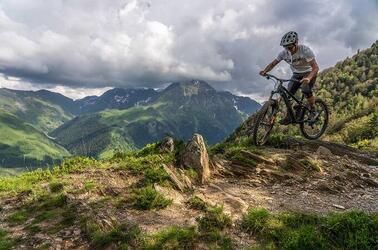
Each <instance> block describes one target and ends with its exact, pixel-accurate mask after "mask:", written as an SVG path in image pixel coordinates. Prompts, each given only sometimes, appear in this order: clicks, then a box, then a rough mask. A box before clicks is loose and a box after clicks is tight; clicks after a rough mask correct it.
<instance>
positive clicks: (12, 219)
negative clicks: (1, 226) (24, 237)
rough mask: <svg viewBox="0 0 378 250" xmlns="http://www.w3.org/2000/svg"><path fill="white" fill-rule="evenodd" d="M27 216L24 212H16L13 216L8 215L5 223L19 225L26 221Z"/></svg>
mask: <svg viewBox="0 0 378 250" xmlns="http://www.w3.org/2000/svg"><path fill="white" fill-rule="evenodd" d="M28 218H29V214H28V213H27V212H26V211H23V210H22V211H17V212H14V213H13V214H11V215H9V216H8V218H7V221H8V222H9V223H10V224H12V225H14V224H21V223H24V222H26V221H27V220H28Z"/></svg>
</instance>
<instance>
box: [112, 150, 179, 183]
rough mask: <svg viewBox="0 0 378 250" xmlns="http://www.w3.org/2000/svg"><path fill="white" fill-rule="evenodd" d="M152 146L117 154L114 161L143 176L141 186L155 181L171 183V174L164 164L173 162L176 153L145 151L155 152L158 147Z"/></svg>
mask: <svg viewBox="0 0 378 250" xmlns="http://www.w3.org/2000/svg"><path fill="white" fill-rule="evenodd" d="M151 147H152V146H151V145H149V146H147V147H146V149H142V150H140V151H135V152H129V153H126V154H125V153H120V154H117V155H115V156H114V157H113V159H112V161H113V162H117V163H118V165H119V168H121V169H126V170H129V171H130V172H131V173H132V174H134V175H136V176H141V177H142V180H141V182H140V185H141V186H149V185H151V184H154V183H158V184H161V185H167V184H168V185H169V183H170V178H169V175H168V174H167V172H165V170H164V168H163V167H162V165H163V164H172V163H173V162H174V155H173V154H170V153H165V154H160V153H156V154H147V153H145V151H147V152H155V150H156V148H155V149H151ZM155 147H156V145H155Z"/></svg>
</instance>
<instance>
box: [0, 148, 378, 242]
mask: <svg viewBox="0 0 378 250" xmlns="http://www.w3.org/2000/svg"><path fill="white" fill-rule="evenodd" d="M317 151H318V152H315V150H313V148H310V149H304V148H301V149H300V150H295V149H272V148H266V149H264V155H263V156H259V155H255V154H254V153H253V152H248V151H247V152H243V155H244V156H245V157H247V158H248V157H251V159H254V160H255V161H257V164H256V165H254V166H248V165H245V164H244V165H243V164H242V163H240V162H233V161H231V160H228V159H221V158H217V157H215V158H213V161H214V164H213V165H214V166H218V167H219V168H218V169H213V175H212V179H211V182H210V183H208V184H206V185H202V186H195V187H194V188H193V190H192V191H189V192H180V191H177V190H173V189H170V188H165V187H161V186H158V185H155V189H157V190H158V191H159V192H161V193H163V194H164V196H166V197H168V198H171V199H173V204H172V205H170V206H168V207H167V208H166V209H162V210H156V211H139V210H135V209H132V208H130V207H128V206H127V205H123V204H122V200H127V198H128V197H129V194H130V192H129V191H130V190H131V189H132V187H133V186H134V185H135V184H136V183H137V182H138V178H137V177H135V176H133V175H131V174H129V173H128V172H127V171H125V170H120V169H116V168H109V169H88V170H85V171H83V172H80V173H76V174H70V175H67V176H65V177H64V178H63V179H62V180H61V181H62V182H64V183H66V185H67V187H69V188H67V190H69V191H67V192H66V195H67V197H68V204H71V205H74V206H75V207H76V208H77V213H78V214H81V215H86V216H89V217H91V218H92V219H95V220H96V221H99V222H100V224H101V225H103V227H105V228H106V227H112V225H113V224H114V223H116V222H120V221H130V222H132V223H135V224H138V225H139V226H140V227H141V228H142V229H143V230H145V231H146V232H156V231H158V230H160V229H162V228H166V227H169V226H172V225H177V226H185V225H194V224H195V223H196V220H195V218H196V217H198V216H200V215H201V212H200V211H198V210H194V209H191V208H190V207H189V206H188V204H187V201H188V200H189V199H190V197H193V196H198V197H200V198H202V199H203V200H205V201H207V202H208V203H210V204H213V205H215V204H217V205H223V206H224V208H225V212H226V213H228V214H230V215H231V216H232V218H233V221H234V223H236V224H237V223H238V221H239V219H240V216H241V215H242V214H243V213H244V212H245V211H246V210H247V208H248V207H265V208H267V209H268V210H270V211H290V210H295V211H306V212H315V213H326V212H330V211H344V210H349V209H359V210H362V211H365V212H368V213H371V212H378V165H372V164H371V163H372V162H373V161H365V160H364V159H363V158H358V157H357V158H356V157H354V158H353V159H352V158H350V157H349V156H340V155H336V154H333V153H332V152H329V151H327V150H324V149H323V150H319V149H317ZM371 159H374V158H371ZM309 162H310V163H311V164H310V163H309ZM88 182H92V183H93V187H92V188H91V189H88V190H86V191H82V192H76V191H77V190H83V187H85V186H88ZM46 185H47V183H46ZM75 190H76V191H75ZM29 200H30V197H29V194H19V195H18V196H16V197H12V198H7V199H3V200H2V201H1V202H0V203H1V204H0V205H1V207H2V210H1V211H0V215H1V216H0V217H1V218H2V219H1V220H0V226H1V227H3V228H7V229H9V230H10V233H11V234H12V235H16V236H20V237H21V238H23V239H27V241H26V243H25V244H24V245H22V246H20V249H22V248H24V249H28V248H30V247H36V246H41V244H42V243H46V242H47V243H49V244H50V246H54V247H53V248H52V249H88V247H89V245H88V240H87V238H86V235H85V234H84V232H83V231H82V227H81V225H80V224H79V223H77V224H75V225H73V226H71V227H69V228H65V229H64V230H60V231H59V230H58V231H57V232H54V233H51V232H48V233H46V232H40V233H37V234H35V233H31V232H30V230H27V228H26V227H22V226H16V227H14V226H10V225H9V224H8V223H7V222H6V220H5V218H7V217H8V216H9V215H10V214H12V213H14V212H15V211H17V209H18V208H19V207H20V206H21V205H22V204H25V203H27V202H28V201H29ZM46 223H47V224H48V223H50V224H54V223H56V221H54V220H50V221H47V222H46ZM49 226H51V225H46V227H49ZM235 237H241V238H240V241H243V242H247V241H248V240H249V239H248V237H247V238H243V237H244V236H238V235H237V236H235ZM56 246H59V248H56Z"/></svg>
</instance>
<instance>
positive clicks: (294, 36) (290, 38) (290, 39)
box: [280, 31, 298, 46]
mask: <svg viewBox="0 0 378 250" xmlns="http://www.w3.org/2000/svg"><path fill="white" fill-rule="evenodd" d="M297 41H298V33H297V32H295V31H289V32H287V33H286V34H285V35H284V36H283V37H282V39H281V43H280V45H281V46H287V45H289V44H293V43H296V42H297Z"/></svg>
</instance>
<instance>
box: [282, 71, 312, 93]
mask: <svg viewBox="0 0 378 250" xmlns="http://www.w3.org/2000/svg"><path fill="white" fill-rule="evenodd" d="M309 74H310V72H305V73H293V76H292V77H291V79H290V80H292V81H290V82H289V85H288V90H289V92H290V93H291V94H293V95H295V93H296V92H297V91H298V89H299V88H301V90H302V93H303V95H304V96H305V97H306V98H310V97H312V96H313V94H312V88H313V87H314V85H315V81H316V75H315V76H314V77H313V78H312V79H311V81H310V82H309V83H308V84H304V85H302V84H301V83H300V80H302V79H303V78H305V77H307V76H308V75H309Z"/></svg>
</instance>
